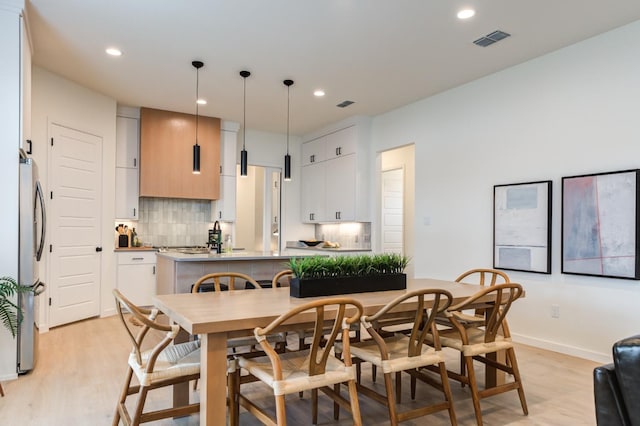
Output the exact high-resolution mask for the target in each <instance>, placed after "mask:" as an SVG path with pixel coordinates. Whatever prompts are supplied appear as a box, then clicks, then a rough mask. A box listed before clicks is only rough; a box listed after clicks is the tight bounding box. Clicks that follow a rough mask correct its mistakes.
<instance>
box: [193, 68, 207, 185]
mask: <svg viewBox="0 0 640 426" xmlns="http://www.w3.org/2000/svg"><path fill="white" fill-rule="evenodd" d="M191 65H193V67H194V68H195V69H196V143H195V145H193V174H194V175H199V174H200V145H198V86H199V83H200V81H199V80H200V79H199V77H200V68H202V67H203V66H204V63H203V62H201V61H193V62H191Z"/></svg>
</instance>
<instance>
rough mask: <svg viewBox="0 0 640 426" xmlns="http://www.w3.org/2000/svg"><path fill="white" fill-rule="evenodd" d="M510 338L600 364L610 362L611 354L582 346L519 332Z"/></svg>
mask: <svg viewBox="0 0 640 426" xmlns="http://www.w3.org/2000/svg"><path fill="white" fill-rule="evenodd" d="M511 338H512V339H513V341H514V342H517V343H523V344H525V345H529V346H535V347H537V348H541V349H546V350H549V351H553V352H559V353H561V354H565V355H571V356H575V357H578V358H584V359H588V360H590V361H595V362H600V363H602V364H608V363H610V362H612V359H611V354H610V353H608V354H603V353H600V352H594V351H589V350H586V349H583V348H578V347H575V346H570V345H564V344H561V343H557V342H551V341H548V340H542V339H537V338H535V337H530V336H523V335H521V334H514V333H512V334H511Z"/></svg>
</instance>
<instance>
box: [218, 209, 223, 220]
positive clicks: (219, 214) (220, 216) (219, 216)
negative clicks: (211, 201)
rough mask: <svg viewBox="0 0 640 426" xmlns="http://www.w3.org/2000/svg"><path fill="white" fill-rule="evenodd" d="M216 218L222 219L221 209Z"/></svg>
mask: <svg viewBox="0 0 640 426" xmlns="http://www.w3.org/2000/svg"><path fill="white" fill-rule="evenodd" d="M218 219H222V210H220V211H219V212H218Z"/></svg>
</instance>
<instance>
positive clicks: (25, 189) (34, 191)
mask: <svg viewBox="0 0 640 426" xmlns="http://www.w3.org/2000/svg"><path fill="white" fill-rule="evenodd" d="M46 229H47V227H46V213H45V206H44V194H43V193H42V187H41V186H40V181H39V180H38V167H37V166H36V163H35V162H34V161H33V159H31V158H28V157H27V155H26V154H25V153H24V151H22V150H21V151H20V239H19V258H18V259H19V268H18V282H19V283H20V284H22V285H24V286H29V287H31V288H32V290H33V291H31V292H28V293H21V294H19V295H18V305H19V306H20V307H21V308H22V312H23V318H22V322H21V324H20V327H18V336H17V339H18V365H17V370H18V373H19V374H22V373H26V372H28V371H30V370H32V369H33V368H34V366H35V363H36V356H37V350H38V330H37V328H36V323H35V315H36V298H37V297H38V295H39V294H41V293H42V292H43V291H44V288H45V287H44V283H43V282H42V281H40V273H39V265H38V262H39V261H40V259H41V258H42V253H43V250H44V240H45V235H46Z"/></svg>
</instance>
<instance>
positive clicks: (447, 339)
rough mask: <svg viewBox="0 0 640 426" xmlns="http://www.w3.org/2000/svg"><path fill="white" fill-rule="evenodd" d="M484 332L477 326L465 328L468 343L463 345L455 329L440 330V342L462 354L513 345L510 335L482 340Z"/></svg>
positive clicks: (474, 353) (473, 354)
mask: <svg viewBox="0 0 640 426" xmlns="http://www.w3.org/2000/svg"><path fill="white" fill-rule="evenodd" d="M484 334H485V333H484V330H482V329H479V328H470V329H467V337H468V338H469V344H468V345H463V344H462V340H460V334H458V332H457V331H455V334H454V333H446V332H441V333H440V344H442V346H447V347H449V348H453V349H457V350H459V351H460V352H462V354H463V355H464V356H475V355H482V354H488V353H492V352H497V351H501V350H504V349H508V348H512V347H513V342H512V341H511V337H506V338H505V337H503V336H496V339H495V341H493V342H488V343H487V342H485V341H484Z"/></svg>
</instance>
